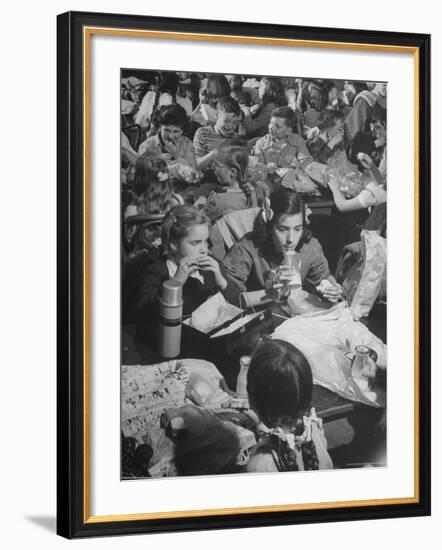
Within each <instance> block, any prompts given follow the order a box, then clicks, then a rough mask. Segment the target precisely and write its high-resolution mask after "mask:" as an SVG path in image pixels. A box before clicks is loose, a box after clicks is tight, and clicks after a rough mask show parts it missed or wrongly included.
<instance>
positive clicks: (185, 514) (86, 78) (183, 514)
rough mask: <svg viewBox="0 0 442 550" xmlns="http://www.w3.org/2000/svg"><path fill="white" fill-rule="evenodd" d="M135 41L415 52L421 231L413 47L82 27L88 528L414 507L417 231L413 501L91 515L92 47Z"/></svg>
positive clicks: (416, 380)
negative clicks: (120, 39)
mask: <svg viewBox="0 0 442 550" xmlns="http://www.w3.org/2000/svg"><path fill="white" fill-rule="evenodd" d="M93 34H97V35H107V36H125V37H127V36H130V37H136V38H158V39H175V40H200V41H211V42H233V43H248V44H258V45H272V46H291V47H294V46H295V47H308V48H334V49H344V50H361V51H378V52H392V53H412V54H413V58H414V59H413V61H414V224H415V228H417V227H419V208H418V205H419V49H418V48H417V47H410V46H394V45H388V46H385V45H378V44H363V43H357V42H355V43H352V42H328V41H321V40H311V41H310V40H295V39H280V38H264V37H244V36H236V35H219V34H204V33H186V32H166V31H144V30H134V29H113V28H107V27H84V28H83V67H84V74H83V83H84V87H83V92H84V113H83V121H84V135H83V138H84V139H83V143H84V150H83V153H84V154H83V158H84V163H83V169H84V182H83V183H84V189H83V190H84V193H83V212H84V234H83V240H84V266H85V268H84V273H83V284H84V303H83V308H84V317H83V319H84V332H83V336H84V369H83V375H84V388H83V389H84V403H83V420H84V439H83V441H84V456H83V459H84V472H83V473H84V487H83V493H84V501H83V510H84V523H87V524H92V523H94V524H95V523H103V522H117V521H135V520H152V519H178V518H195V517H209V516H215V515H230V514H253V513H262V512H287V511H300V510H324V509H328V508H348V507H354V506H385V505H390V504H403V505H405V504H414V503H417V502H419V368H420V365H419V349H420V348H419V345H420V342H419V235H418V233H417V231H415V232H414V235H415V240H414V495H413V496H412V497H403V498H391V499H374V500H352V501H342V502H319V503H304V504H287V505H271V506H252V507H238V508H215V509H207V510H181V511H172V512H152V513H139V514H119V515H109V516H92V515H91V511H90V497H91V488H90V458H91V457H90V435H91V433H90V359H91V357H90V167H91V159H90V76H91V75H90V67H91V64H90V42H91V36H92V35H93Z"/></svg>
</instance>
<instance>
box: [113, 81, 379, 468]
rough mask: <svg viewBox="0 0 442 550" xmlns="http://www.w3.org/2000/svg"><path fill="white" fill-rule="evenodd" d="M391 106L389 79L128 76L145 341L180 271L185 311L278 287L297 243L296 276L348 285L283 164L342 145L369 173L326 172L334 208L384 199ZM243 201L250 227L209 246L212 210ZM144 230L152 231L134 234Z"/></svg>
mask: <svg viewBox="0 0 442 550" xmlns="http://www.w3.org/2000/svg"><path fill="white" fill-rule="evenodd" d="M143 74H144V75H145V77H144V79H143V78H141V77H140V75H141V76H143ZM385 114H386V86H385V84H383V83H360V82H345V83H344V82H343V81H319V80H303V79H294V78H290V79H284V78H278V77H270V76H269V77H267V76H265V77H256V76H249V77H247V76H246V75H207V74H196V73H170V72H168V73H152V72H145V73H138V76H130V75H129V76H127V77H125V78H123V79H122V131H123V134H122V155H121V158H122V166H121V167H122V175H123V179H122V183H123V185H122V192H123V201H122V202H123V205H122V206H123V208H122V216H123V227H124V231H125V238H126V240H127V241H128V242H129V241H130V242H132V245H131V246H126V247H125V249H124V251H125V257H124V258H123V322H127V323H133V324H134V325H135V327H136V328H135V340H136V341H137V340H138V341H140V342H141V341H143V340H144V344H146V341H145V340H146V335H150V337H151V338H152V341H150V342H148V345H152V346H155V338H156V330H155V327H156V326H157V325H158V315H159V300H160V293H161V285H162V283H163V282H164V281H166V280H168V279H174V280H176V281H179V282H180V283H181V284H182V285H183V298H184V314H185V315H189V314H190V313H192V311H193V310H194V309H195V308H197V307H198V306H199V305H200V304H201V303H203V302H204V301H205V300H207V298H208V297H210V296H211V295H212V294H214V293H216V292H222V293H223V295H224V297H225V298H226V300H227V301H229V302H231V303H235V304H239V303H240V297H241V298H242V297H245V298H246V301H247V303H248V304H249V305H250V304H251V305H257V304H260V303H264V302H265V301H272V300H278V299H279V298H278V296H277V294H276V295H275V293H274V289H273V288H272V285H271V277H272V273H274V270H275V269H276V268H277V267H278V266H280V265H281V263H282V262H283V259H284V254H285V252H287V251H289V250H296V251H297V252H298V253H299V254H300V256H301V257H302V262H301V271H300V278H301V280H300V284H302V286H303V287H304V288H305V289H306V290H308V291H312V292H317V290H316V289H317V287H318V285H319V284H320V282H321V281H322V280H324V279H326V280H327V281H328V282H329V283H330V284H329V286H328V287H327V288H326V289H325V290H324V291H323V297H324V298H325V299H327V300H329V301H330V302H336V301H338V300H339V299H340V298H341V296H342V288H341V287H340V285H339V284H338V283H337V282H336V280H335V279H334V277H333V275H332V273H330V270H329V266H328V262H327V259H326V257H325V255H324V252H323V250H322V247H321V243H320V242H319V241H318V240H317V239H316V238H315V237H314V236H313V235H312V234H311V232H310V231H309V229H308V219H307V206H306V204H305V202H304V200H303V198H302V197H301V196H300V195H299V194H297V193H295V192H294V191H292V190H288V189H285V188H283V187H281V183H280V180H279V179H278V177H275V174H276V173H277V170H278V168H295V169H299V170H304V169H305V168H306V167H308V166H309V165H310V164H311V163H313V162H316V163H320V164H321V165H325V164H327V162H328V161H329V159H330V158H331V157H333V155H334V154H335V153H336V152H337V151H344V152H345V154H346V155H347V158H348V159H349V160H350V161H351V162H353V163H354V164H357V165H358V168H359V169H360V170H361V171H365V172H366V173H367V174H369V175H370V177H371V182H370V184H369V185H367V186H366V188H365V189H364V190H363V191H362V192H361V193H360V194H359V195H358V196H356V197H354V198H351V199H348V198H346V197H345V196H344V194H343V193H342V191H341V189H340V186H339V181H338V180H337V178H330V179H329V181H327V180H325V181H324V183H325V184H326V185H327V183H328V185H329V187H330V192H331V195H332V197H333V200H334V202H335V206H336V209H337V210H338V211H342V212H350V211H354V210H359V211H361V210H364V209H365V210H369V209H372V208H373V207H375V206H377V205H380V204H382V203H385V202H386V150H385V149H386V124H385V119H386V117H385ZM134 127H135V128H136V129H137V131H138V134H137V139H136V140H134V139H132V136H131V134H130V132H129V130H130V129H133V128H134ZM126 130H127V131H126ZM140 136H141V139H140ZM252 163H253V164H255V163H259V164H260V165H263V166H264V167H265V168H266V171H267V172H266V173H267V178H263V181H257V180H256V179H255V180H252V179H251V178H250V177H249V176H250V174H249V168H250V166H251V165H252ZM248 209H254V211H258V212H259V213H258V214H257V217H256V219H255V221H254V224H253V230H252V231H250V232H247V233H246V234H245V235H244V236H243V237H242V238H241V239H239V240H238V242H236V244H234V246H233V247H232V248H231V249H230V250H229V251H228V253H227V255H226V256H225V257H221V258H215V257H214V256H213V255H212V254H211V250H210V246H211V242H210V235H211V229H212V227H213V224H216V223H217V221H218V220H220V219H221V218H223V216H225V215H227V214H229V213H231V212H235V211H239V212H240V211H244V210H248ZM259 209H261V210H259ZM140 230H143V231H144V233H143V235H144V237H145V238H144V240H143V238H140V237H139V235H138V237H136V235H137V232H138V233H139V232H140ZM146 231H147V232H146ZM146 235H147V240H148V241H149V242H148V246H147V247H144V246H143V243H145V242H146ZM133 243H136V244H135V245H134V244H133ZM140 253H142V260H140V255H139V254H140ZM297 359H298V360H299V361H300V362H301V363H302V360H301V359H302V358H301V359H299V357H298V358H297ZM299 361H298V363H299ZM309 384H310V385H311V381H310V382H309ZM256 399H257V398H256ZM257 402H258V399H257ZM298 412H299V411H298ZM263 414H264V415H265V413H264V412H263ZM289 454H290V453H289ZM286 458H287V457H286ZM259 460H264V462H265V468H270V469H271V468H272V467H273V466H274V463H273V462H272V460H273V459H272V460H270V459H267V458H264V457H260V458H259ZM268 460H270V463H271V464H270V463H269V462H268ZM256 461H258V457H257V458H256ZM269 464H270V466H269ZM255 466H256V465H255Z"/></svg>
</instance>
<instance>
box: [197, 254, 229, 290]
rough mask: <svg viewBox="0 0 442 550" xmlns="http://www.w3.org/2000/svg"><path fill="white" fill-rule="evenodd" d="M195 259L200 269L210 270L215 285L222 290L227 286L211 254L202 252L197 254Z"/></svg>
mask: <svg viewBox="0 0 442 550" xmlns="http://www.w3.org/2000/svg"><path fill="white" fill-rule="evenodd" d="M197 261H198V266H199V268H200V269H201V271H211V272H212V273H213V275H214V277H215V282H216V284H217V286H218V287H219V288H221V289H222V290H224V289H225V288H226V286H227V281H226V280H225V278H224V277H223V275H222V273H221V270H220V267H219V263H218V262H217V261H216V260H215V258H212V256H209V255H207V254H202V255H201V256H198V258H197Z"/></svg>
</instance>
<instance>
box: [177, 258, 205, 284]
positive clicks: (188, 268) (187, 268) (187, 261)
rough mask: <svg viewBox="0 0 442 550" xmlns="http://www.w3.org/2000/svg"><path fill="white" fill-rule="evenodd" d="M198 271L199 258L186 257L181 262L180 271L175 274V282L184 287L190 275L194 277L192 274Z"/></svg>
mask: <svg viewBox="0 0 442 550" xmlns="http://www.w3.org/2000/svg"><path fill="white" fill-rule="evenodd" d="M198 269H199V264H198V258H195V257H191V256H186V257H185V258H182V259H181V260H180V263H179V265H178V271H177V272H176V273H175V276H174V277H173V280H174V281H177V282H179V283H181V284H182V285H184V284H185V282H186V281H187V279H188V277H189V275H192V273H194V272H195V271H197V270H198Z"/></svg>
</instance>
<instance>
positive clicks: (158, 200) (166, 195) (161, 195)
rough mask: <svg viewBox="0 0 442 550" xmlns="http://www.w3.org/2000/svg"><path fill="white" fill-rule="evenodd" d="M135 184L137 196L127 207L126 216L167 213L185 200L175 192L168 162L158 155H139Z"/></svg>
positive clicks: (136, 164)
mask: <svg viewBox="0 0 442 550" xmlns="http://www.w3.org/2000/svg"><path fill="white" fill-rule="evenodd" d="M134 186H135V198H134V199H133V201H132V203H131V204H130V205H129V206H128V207H127V209H126V213H125V217H128V216H138V215H149V214H164V215H166V214H167V213H168V212H169V210H170V209H171V208H172V207H173V206H178V205H179V204H182V202H183V200H182V198H181V197H180V196H179V195H176V194H174V192H173V189H172V185H171V183H170V180H169V171H168V168H167V164H166V162H165V161H164V160H163V159H162V158H161V157H160V156H158V155H154V154H150V155H143V156H141V157H138V159H137V161H136V163H135V180H134Z"/></svg>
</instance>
